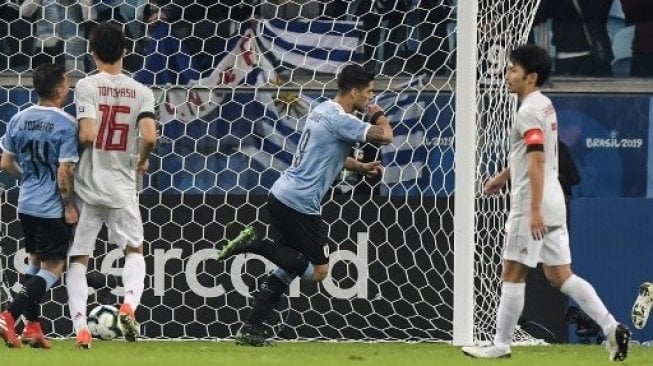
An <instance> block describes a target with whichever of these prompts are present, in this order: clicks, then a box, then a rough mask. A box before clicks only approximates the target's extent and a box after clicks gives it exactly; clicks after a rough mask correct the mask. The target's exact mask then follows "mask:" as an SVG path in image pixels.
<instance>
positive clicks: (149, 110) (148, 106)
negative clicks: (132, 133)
mask: <svg viewBox="0 0 653 366" xmlns="http://www.w3.org/2000/svg"><path fill="white" fill-rule="evenodd" d="M141 89H142V90H143V99H142V102H141V108H140V109H139V110H138V116H137V118H136V120H137V121H140V120H141V118H154V117H155V114H154V93H152V90H150V89H149V88H147V87H145V86H143V87H142V88H141Z"/></svg>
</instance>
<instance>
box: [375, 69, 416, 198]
mask: <svg viewBox="0 0 653 366" xmlns="http://www.w3.org/2000/svg"><path fill="white" fill-rule="evenodd" d="M423 79H424V78H423V77H416V78H412V79H411V80H410V81H408V82H406V83H404V84H401V85H398V86H397V87H396V88H395V89H397V90H399V92H384V93H381V94H380V95H379V96H378V97H377V98H376V101H375V103H376V104H378V105H379V106H380V107H381V108H383V110H384V111H385V114H386V117H387V118H388V119H389V120H390V124H391V125H392V131H393V133H394V140H393V141H392V143H391V144H389V145H386V146H384V147H383V148H382V149H381V161H382V162H383V165H384V167H385V171H384V174H383V181H384V182H385V183H387V184H389V185H391V186H392V185H393V184H395V183H398V182H416V181H417V179H419V178H421V177H422V175H423V171H422V170H423V167H424V166H425V164H426V163H427V160H428V149H427V147H426V141H425V139H426V126H425V125H424V123H423V122H422V116H423V115H424V112H425V110H426V103H425V101H423V100H420V99H419V96H420V93H419V91H420V89H422V88H423V87H424V81H423Z"/></svg>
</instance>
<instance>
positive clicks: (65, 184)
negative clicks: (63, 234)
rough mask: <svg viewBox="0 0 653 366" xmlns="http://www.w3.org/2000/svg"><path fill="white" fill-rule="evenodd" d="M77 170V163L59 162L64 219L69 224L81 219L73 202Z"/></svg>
mask: <svg viewBox="0 0 653 366" xmlns="http://www.w3.org/2000/svg"><path fill="white" fill-rule="evenodd" d="M74 172H75V163H72V162H59V168H58V169H57V185H58V186H59V194H61V200H62V201H63V207H64V219H65V220H66V223H67V224H74V223H76V222H77V220H78V219H79V214H78V213H77V209H76V208H75V205H74V203H73V181H74V179H73V176H74Z"/></svg>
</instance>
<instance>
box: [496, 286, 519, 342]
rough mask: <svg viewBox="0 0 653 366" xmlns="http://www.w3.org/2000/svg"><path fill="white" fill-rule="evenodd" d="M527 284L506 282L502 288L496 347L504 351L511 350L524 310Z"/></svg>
mask: <svg viewBox="0 0 653 366" xmlns="http://www.w3.org/2000/svg"><path fill="white" fill-rule="evenodd" d="M525 293H526V284H525V283H512V282H504V283H503V286H501V301H500V302H499V311H497V334H496V335H495V336H494V345H495V346H497V347H498V348H500V349H502V350H508V349H510V343H512V337H513V335H514V334H515V327H516V326H517V322H518V321H519V317H520V316H521V312H522V310H524V296H525Z"/></svg>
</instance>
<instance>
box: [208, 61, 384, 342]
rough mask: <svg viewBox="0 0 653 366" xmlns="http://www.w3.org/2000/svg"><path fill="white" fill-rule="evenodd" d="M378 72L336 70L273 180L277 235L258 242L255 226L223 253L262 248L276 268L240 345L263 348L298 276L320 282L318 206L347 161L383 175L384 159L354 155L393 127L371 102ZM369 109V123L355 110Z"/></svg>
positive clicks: (323, 252) (325, 258) (324, 261)
mask: <svg viewBox="0 0 653 366" xmlns="http://www.w3.org/2000/svg"><path fill="white" fill-rule="evenodd" d="M373 88H374V76H372V75H371V74H370V73H368V72H367V71H365V70H364V69H363V68H362V67H360V66H358V65H347V66H345V67H344V68H343V69H342V71H341V72H340V74H339V75H338V95H337V96H336V98H335V99H334V100H329V101H325V102H323V103H321V104H320V105H318V106H317V107H315V109H313V110H312V111H311V112H310V114H309V115H308V116H307V118H306V124H305V126H304V130H303V132H302V136H301V138H300V140H299V143H298V144H297V151H295V155H294V158H293V163H292V165H291V167H290V168H288V169H287V170H286V171H285V172H284V174H283V175H282V176H281V177H280V178H279V179H278V180H277V181H276V182H275V183H274V185H273V186H272V189H271V190H270V195H269V198H268V210H269V212H270V220H271V229H270V230H271V232H272V240H271V241H270V240H258V239H257V237H256V233H255V231H254V230H253V228H251V227H247V228H245V229H244V230H243V231H242V232H241V233H240V235H238V237H237V238H236V239H234V240H232V241H230V242H228V243H227V244H226V245H225V247H224V248H223V249H222V250H221V251H220V253H219V254H218V260H225V259H227V258H229V257H231V256H233V255H236V254H239V253H254V254H259V255H261V256H263V257H265V258H267V259H268V260H270V261H271V262H272V263H274V264H275V265H276V266H277V268H276V269H275V270H274V271H273V272H272V273H271V274H270V275H269V276H268V278H267V280H266V281H265V282H264V283H263V284H262V285H261V288H260V289H259V291H258V293H257V294H256V296H255V299H254V306H253V309H252V312H251V313H250V315H249V318H248V319H247V320H246V321H245V323H244V324H243V326H242V327H241V329H240V330H239V331H238V333H237V334H236V344H240V345H250V346H262V345H264V344H265V342H266V338H267V335H266V334H265V332H264V326H263V322H264V320H265V319H266V318H267V317H269V316H270V315H271V313H272V311H273V310H274V308H275V307H276V306H277V304H278V303H279V301H280V300H281V297H282V295H283V294H284V292H285V291H286V289H287V288H288V285H289V284H290V283H291V282H292V280H293V279H295V278H296V277H298V276H299V277H301V278H302V279H304V280H307V281H315V282H319V281H322V280H323V279H324V278H325V277H326V275H327V273H328V271H329V246H328V238H327V226H326V224H325V223H324V221H323V220H322V218H321V216H320V205H321V202H322V199H323V198H324V195H325V194H326V192H327V190H328V189H329V187H330V186H331V184H333V181H334V179H335V178H336V176H337V175H338V173H340V171H341V170H342V168H343V166H344V167H345V168H347V169H349V170H354V171H358V172H361V173H363V174H373V175H376V174H380V173H381V172H382V169H383V168H382V166H381V163H380V162H378V161H375V162H369V163H361V162H358V161H356V160H355V159H353V158H350V157H348V155H349V153H350V152H351V148H352V146H353V144H354V143H356V142H370V143H372V144H375V145H386V144H389V143H390V142H392V137H393V135H392V129H391V127H390V124H389V123H388V120H387V119H386V118H385V116H384V114H383V110H382V109H381V108H380V107H378V106H376V105H368V104H369V103H370V100H371V99H372V97H373V95H374V94H373ZM354 111H359V112H362V113H365V112H367V113H368V114H369V115H370V122H371V124H368V123H365V122H363V121H361V120H360V119H359V118H357V117H355V116H354V115H353V114H352V113H353V112H354Z"/></svg>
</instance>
